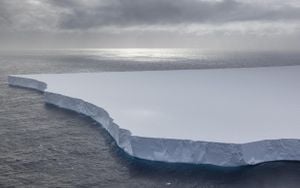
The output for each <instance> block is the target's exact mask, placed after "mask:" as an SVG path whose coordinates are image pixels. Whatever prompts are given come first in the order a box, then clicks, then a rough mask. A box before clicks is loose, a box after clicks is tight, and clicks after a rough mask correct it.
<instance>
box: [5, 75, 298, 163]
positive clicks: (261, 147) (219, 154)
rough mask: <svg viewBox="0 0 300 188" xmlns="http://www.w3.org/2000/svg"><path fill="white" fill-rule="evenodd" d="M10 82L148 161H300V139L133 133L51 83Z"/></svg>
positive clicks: (11, 79)
mask: <svg viewBox="0 0 300 188" xmlns="http://www.w3.org/2000/svg"><path fill="white" fill-rule="evenodd" d="M8 84H9V85H11V86H18V87H24V88H30V89H34V90H38V91H41V92H44V96H45V102H46V103H49V104H53V105H55V106H58V107H60V108H64V109H68V110H72V111H75V112H77V113H81V114H84V115H86V116H89V117H91V118H92V119H94V120H95V121H97V122H98V123H100V124H101V125H102V126H103V127H104V128H105V129H106V130H107V131H108V133H109V134H110V135H111V136H112V138H113V139H114V140H115V142H116V143H117V145H118V147H120V148H121V149H122V150H123V151H125V152H126V153H127V154H128V155H130V156H132V157H136V158H140V159H144V160H150V161H159V162H169V163H189V164H208V165H216V166H223V167H236V166H244V165H255V164H258V163H263V162H271V161H283V160H284V161H299V160H300V140H299V139H276V140H262V141H256V142H250V143H243V144H235V143H217V142H205V141H192V140H178V139H166V138H145V137H138V136H133V135H132V134H131V132H130V131H129V130H126V129H122V128H120V127H119V126H118V125H117V124H115V123H114V122H113V119H112V118H111V117H110V116H109V113H108V112H106V111H105V110H104V109H103V108H101V107H98V106H96V105H93V104H91V103H88V102H86V101H84V100H81V99H77V98H72V97H68V96H64V95H61V94H57V93H52V92H48V91H47V89H46V88H47V84H46V83H44V82H41V81H39V80H35V79H31V78H25V77H22V76H17V75H14V76H9V77H8Z"/></svg>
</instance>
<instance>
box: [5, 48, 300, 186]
mask: <svg viewBox="0 0 300 188" xmlns="http://www.w3.org/2000/svg"><path fill="white" fill-rule="evenodd" d="M281 65H300V54H299V53H278V52H259V53H257V52H248V53H243V52H230V53H229V52H226V53H220V52H203V51H201V50H183V49H164V50H163V49H155V50H154V49H152V50H151V49H140V50H137V49H106V50H96V49H94V50H55V51H54V50H52V51H18V52H1V53H0V138H1V140H0V187H126V188H133V187H143V188H146V187H179V188H181V187H204V188H215V187H216V188H221V187H222V188H223V187H228V188H229V187H253V188H257V187H264V188H277V187H278V188H279V187H280V188H291V187H295V188H298V187H300V162H273V163H265V164H260V165H256V166H249V167H242V168H233V169H224V168H217V167H211V166H201V165H200V166H191V165H168V164H163V163H149V162H145V161H139V160H135V159H131V158H129V157H128V156H126V155H124V154H123V153H122V152H121V151H120V150H119V149H118V148H117V147H116V145H115V143H114V141H113V140H112V139H111V137H110V136H109V135H108V134H107V133H106V132H105V131H104V129H102V128H101V125H99V124H97V123H95V122H94V121H93V120H91V119H90V118H87V117H84V116H82V115H79V114H76V113H74V112H70V111H66V110H62V109H59V108H56V107H53V106H50V105H45V104H44V102H43V96H42V94H41V93H39V92H36V91H33V90H28V89H21V88H13V87H9V86H8V85H7V76H8V75H10V74H31V73H64V72H99V71H142V70H170V69H203V68H229V67H255V66H281ZM270 131H272V130H270Z"/></svg>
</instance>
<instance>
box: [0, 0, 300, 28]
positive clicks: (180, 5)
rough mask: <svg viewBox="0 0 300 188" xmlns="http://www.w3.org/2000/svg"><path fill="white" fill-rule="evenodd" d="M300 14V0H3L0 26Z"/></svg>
mask: <svg viewBox="0 0 300 188" xmlns="http://www.w3.org/2000/svg"><path fill="white" fill-rule="evenodd" d="M282 20H285V21H293V20H300V8H299V6H292V5H289V4H285V3H281V4H280V3H273V4H272V3H269V4H267V5H265V4H262V3H259V2H257V1H252V3H251V1H246V2H245V1H241V0H218V1H214V0H211V1H207V0H204V1H203V0H142V1H141V0H89V1H83V0H44V1H42V0H1V1H0V29H1V28H2V29H5V28H13V29H16V30H22V29H26V28H27V29H46V30H47V29H48V30H73V29H75V30H86V29H97V28H103V27H107V26H116V27H121V28H122V27H130V26H145V25H146V26H149V25H158V26H159V25H164V26H166V25H176V24H207V23H209V24H223V23H230V22H241V21H272V22H276V21H282Z"/></svg>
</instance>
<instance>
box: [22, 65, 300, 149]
mask: <svg viewBox="0 0 300 188" xmlns="http://www.w3.org/2000/svg"><path fill="white" fill-rule="evenodd" d="M19 77H24V78H32V79H35V80H38V81H42V82H45V83H46V84H47V86H48V88H47V90H46V91H48V92H52V93H58V94H62V95H65V96H69V97H73V98H79V99H82V100H84V101H87V102H89V103H92V104H94V105H96V106H99V107H101V108H103V109H105V110H106V111H107V112H108V113H109V115H110V117H112V118H113V119H114V122H115V123H116V124H117V125H119V126H120V127H121V128H123V129H127V130H129V131H130V132H131V133H132V135H133V136H141V137H152V138H173V139H188V140H197V141H212V142H223V143H247V142H253V141H259V140H266V139H282V138H295V139H299V138H300V66H289V67H265V68H243V69H213V70H178V71H147V72H102V73H76V74H43V75H26V76H24V75H22V76H19Z"/></svg>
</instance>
